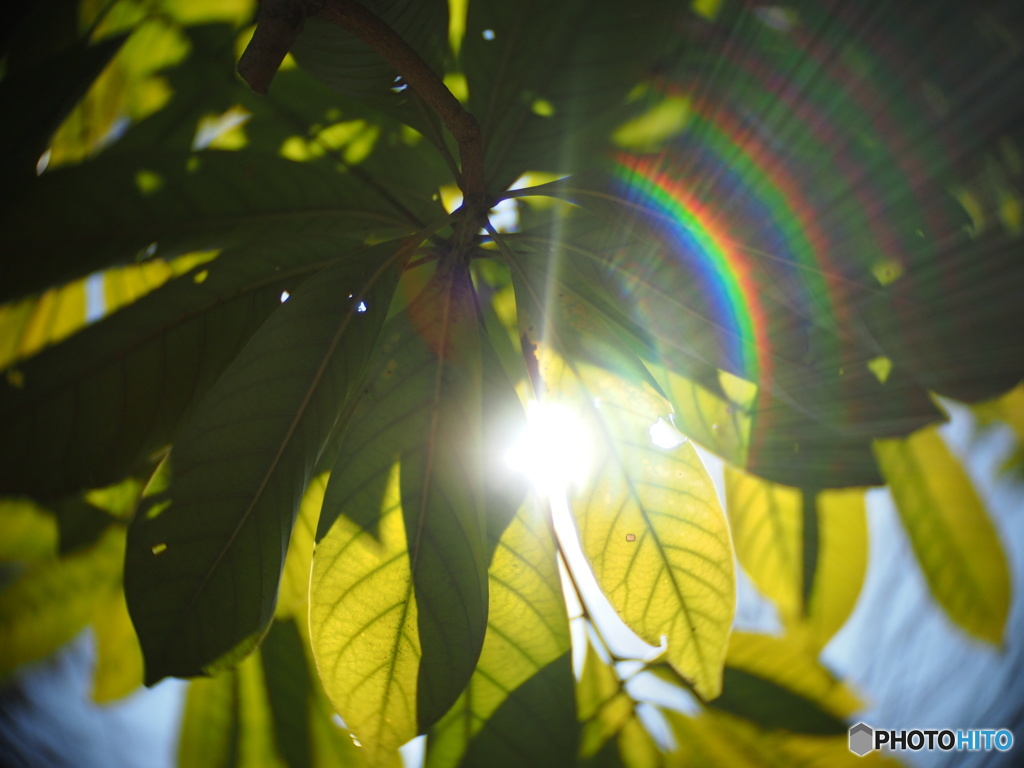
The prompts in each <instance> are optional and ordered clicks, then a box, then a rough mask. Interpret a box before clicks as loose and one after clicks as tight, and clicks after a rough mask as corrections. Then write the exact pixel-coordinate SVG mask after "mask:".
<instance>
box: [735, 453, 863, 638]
mask: <svg viewBox="0 0 1024 768" xmlns="http://www.w3.org/2000/svg"><path fill="white" fill-rule="evenodd" d="M725 491H726V502H727V503H726V509H727V510H728V514H729V522H730V529H731V531H732V536H733V543H734V544H735V546H736V556H737V557H738V559H739V562H740V564H741V565H742V566H743V568H744V570H746V571H747V573H748V574H750V577H751V578H752V579H753V581H754V584H755V585H757V587H758V589H759V590H760V591H761V592H762V593H763V594H764V595H765V596H766V597H768V598H769V599H771V600H772V601H773V602H774V603H775V605H776V607H777V608H778V610H779V615H780V618H781V619H782V621H783V622H784V623H785V624H786V625H788V626H789V627H790V628H793V627H796V626H801V627H803V628H805V630H806V636H807V638H808V640H809V641H810V642H811V643H812V645H813V646H814V648H816V649H818V650H820V649H821V648H823V647H824V645H825V643H826V642H828V640H829V639H830V638H831V637H832V635H833V634H835V632H836V631H837V630H838V629H839V628H840V627H841V626H842V625H843V623H844V622H845V621H846V618H847V617H848V616H849V615H850V613H851V612H852V611H853V606H854V604H855V603H856V601H857V597H858V595H859V594H860V587H861V584H863V582H864V573H865V571H866V569H867V519H866V514H865V508H864V491H863V490H859V489H858V490H846V491H822V492H820V493H814V494H813V498H812V500H810V501H809V500H808V499H807V492H806V491H804V492H801V491H800V490H799V489H797V488H790V487H787V486H781V485H774V484H772V483H767V482H765V481H763V480H760V479H758V478H755V477H753V476H751V475H748V474H745V473H743V472H740V471H738V470H735V469H732V468H731V467H726V469H725Z"/></svg>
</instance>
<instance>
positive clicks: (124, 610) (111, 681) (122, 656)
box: [92, 583, 143, 704]
mask: <svg viewBox="0 0 1024 768" xmlns="http://www.w3.org/2000/svg"><path fill="white" fill-rule="evenodd" d="M93 616H94V617H93V622H92V631H93V634H94V635H95V636H96V668H95V671H94V672H93V683H92V698H93V701H96V702H98V703H101V704H102V703H104V702H108V701H116V700H117V699H120V698H123V697H124V696H127V695H128V694H129V693H131V692H132V691H134V690H136V689H137V688H138V687H139V686H141V685H142V674H143V663H142V649H141V648H139V639H138V637H136V635H135V627H133V626H132V620H131V617H129V616H128V605H127V604H126V603H125V599H124V590H123V589H122V588H121V584H120V583H118V584H117V585H116V586H115V587H114V589H112V590H111V591H110V592H109V593H108V594H107V595H106V596H105V597H103V598H101V600H100V602H99V604H98V605H97V606H96V611H95V613H94V614H93Z"/></svg>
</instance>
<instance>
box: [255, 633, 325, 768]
mask: <svg viewBox="0 0 1024 768" xmlns="http://www.w3.org/2000/svg"><path fill="white" fill-rule="evenodd" d="M302 643H303V639H302V637H301V636H300V635H299V631H298V629H297V628H296V627H295V623H294V622H291V621H284V622H280V621H275V622H274V624H273V625H272V626H271V628H270V631H269V632H268V633H267V637H266V640H264V641H263V645H262V646H261V648H260V658H261V659H262V660H263V676H264V680H265V681H266V686H267V698H268V701H269V703H270V712H271V715H272V716H273V732H274V734H275V737H276V738H275V741H276V742H277V746H278V749H279V751H280V752H281V756H282V757H283V758H284V761H285V762H286V763H287V764H288V766H289V768H304V766H308V765H310V764H311V762H312V733H311V728H310V722H309V720H310V717H311V714H312V713H311V707H310V701H311V699H312V698H313V695H312V694H313V686H312V680H310V678H309V668H308V666H307V664H306V656H305V654H304V653H303V650H302Z"/></svg>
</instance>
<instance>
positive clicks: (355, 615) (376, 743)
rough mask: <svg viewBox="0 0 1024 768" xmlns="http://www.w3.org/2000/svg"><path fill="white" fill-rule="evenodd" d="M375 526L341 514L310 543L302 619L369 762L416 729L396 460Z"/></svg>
mask: <svg viewBox="0 0 1024 768" xmlns="http://www.w3.org/2000/svg"><path fill="white" fill-rule="evenodd" d="M377 533H378V536H377V538H375V537H374V536H373V535H371V534H370V533H369V532H368V531H366V530H364V529H363V528H361V527H360V526H358V525H356V524H355V523H353V522H352V521H350V520H349V519H348V518H347V517H344V516H341V517H339V518H338V519H337V520H336V521H335V522H334V525H333V526H332V527H331V529H330V531H328V533H327V535H325V536H324V537H323V538H322V539H321V540H320V541H319V542H318V543H317V546H316V549H315V551H314V556H313V577H312V582H311V587H310V598H311V599H310V622H309V623H310V634H311V637H312V642H313V652H314V654H315V656H316V660H317V668H318V669H319V672H320V679H321V680H322V681H323V683H324V688H325V690H326V691H327V695H328V696H329V697H330V699H331V702H332V703H333V704H334V706H335V708H336V709H337V710H338V711H339V712H340V713H342V717H344V719H345V722H346V724H348V726H349V727H350V728H351V729H352V730H353V731H354V732H355V733H356V734H357V735H358V736H359V738H360V741H361V742H362V743H363V745H364V746H365V748H366V750H367V752H368V753H369V757H370V762H371V764H373V763H375V762H378V761H379V760H380V759H381V758H383V757H384V756H386V755H387V754H389V753H391V752H393V751H394V750H395V749H397V748H398V747H399V746H401V745H402V744H404V743H405V742H407V741H409V740H410V739H411V738H413V737H414V736H415V735H416V732H417V716H416V715H417V712H416V701H417V698H416V684H417V677H418V674H419V667H420V657H421V656H422V649H421V647H420V638H419V631H418V628H417V608H416V601H415V600H414V599H413V597H412V572H411V569H410V566H409V557H408V547H407V544H406V538H405V523H404V521H403V519H402V506H401V499H400V495H399V477H398V466H397V464H396V465H395V467H394V468H393V470H392V472H391V476H390V478H389V480H388V484H387V488H386V490H385V494H384V498H383V502H382V507H381V515H380V525H379V528H378V531H377ZM340 562H343V563H344V567H334V566H335V564H336V563H340Z"/></svg>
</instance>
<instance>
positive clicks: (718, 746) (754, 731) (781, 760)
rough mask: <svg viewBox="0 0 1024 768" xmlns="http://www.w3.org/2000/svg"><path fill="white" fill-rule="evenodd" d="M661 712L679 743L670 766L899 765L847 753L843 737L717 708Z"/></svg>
mask: <svg viewBox="0 0 1024 768" xmlns="http://www.w3.org/2000/svg"><path fill="white" fill-rule="evenodd" d="M664 714H665V717H666V719H667V720H668V723H669V726H670V727H671V729H672V733H673V735H674V736H675V740H676V743H677V744H678V745H679V747H678V748H677V749H676V750H675V752H673V754H672V756H671V759H670V763H669V764H670V765H672V766H674V767H675V766H678V767H679V768H701V767H702V766H706V765H728V766H736V768H765V767H766V766H770V767H771V768H794V767H796V768H832V767H833V766H843V767H845V766H849V767H850V768H854V767H855V766H864V765H876V766H893V767H895V766H897V765H899V764H900V763H898V762H897V761H895V760H893V759H891V758H889V757H886V756H885V753H883V752H877V751H876V752H871V753H869V754H867V755H865V756H864V757H858V756H857V755H855V754H853V753H852V752H851V751H850V749H849V737H848V736H846V735H843V736H817V735H807V734H793V733H788V732H786V731H770V730H764V729H762V728H760V727H758V726H757V725H755V724H754V723H751V722H750V721H748V720H745V719H743V718H739V717H736V716H733V715H729V714H726V713H723V712H715V711H706V712H704V713H703V714H701V715H700V716H699V717H690V716H688V715H684V714H681V713H679V712H673V711H671V710H666V711H665V713H664Z"/></svg>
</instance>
